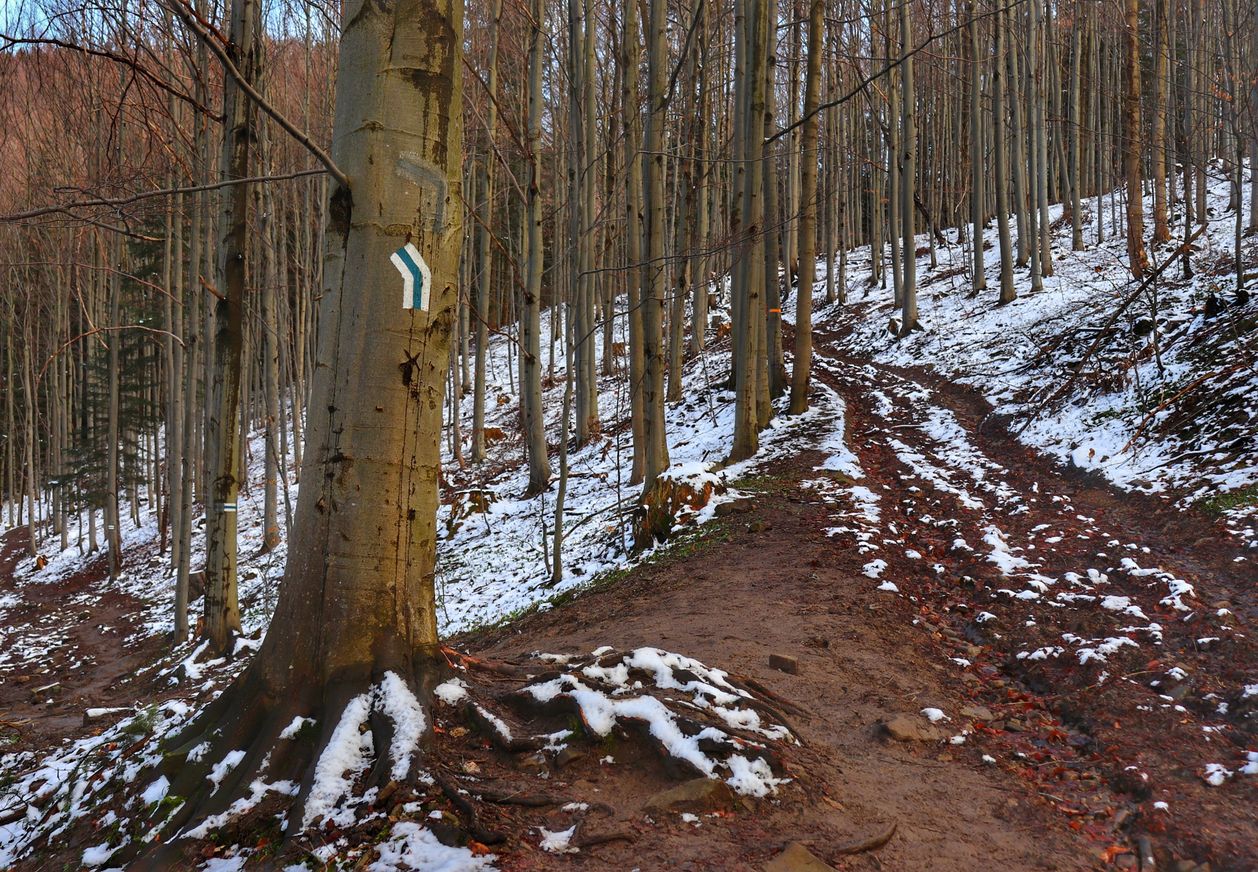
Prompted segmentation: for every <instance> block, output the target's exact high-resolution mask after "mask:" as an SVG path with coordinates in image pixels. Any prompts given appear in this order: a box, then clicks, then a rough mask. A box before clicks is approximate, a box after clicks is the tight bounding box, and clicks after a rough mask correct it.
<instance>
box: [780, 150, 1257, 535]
mask: <svg viewBox="0 0 1258 872" xmlns="http://www.w3.org/2000/svg"><path fill="white" fill-rule="evenodd" d="M1210 176H1211V181H1210V184H1209V186H1208V191H1207V203H1208V207H1209V209H1208V211H1209V214H1210V215H1211V221H1210V225H1209V228H1208V230H1207V231H1206V232H1205V233H1204V234H1203V235H1202V236H1201V237H1200V238H1199V239H1198V240H1197V241H1196V243H1195V253H1194V255H1193V261H1194V269H1195V272H1196V275H1195V277H1194V278H1192V279H1188V280H1186V279H1184V278H1182V273H1181V268H1180V266H1179V264H1174V265H1172V266H1170V267H1169V268H1168V269H1167V270H1166V271H1165V272H1164V273H1163V274H1162V276H1161V277H1160V278H1159V279H1158V280H1157V281H1156V282H1154V283H1153V284H1152V285H1151V286H1150V288H1148V289H1147V290H1146V291H1145V292H1143V293H1141V294H1140V295H1139V297H1138V298H1137V299H1136V300H1135V302H1133V303H1132V305H1131V306H1130V307H1128V308H1127V310H1126V311H1125V313H1124V314H1123V315H1122V317H1120V318H1119V319H1118V320H1117V321H1116V323H1115V324H1114V329H1113V332H1112V334H1111V335H1109V336H1107V337H1106V340H1105V342H1104V343H1102V347H1101V348H1100V350H1099V353H1098V354H1097V355H1096V356H1094V357H1093V358H1092V359H1091V360H1090V361H1088V362H1087V363H1086V364H1085V366H1084V369H1083V372H1082V375H1081V377H1080V378H1079V379H1078V381H1077V382H1076V384H1075V385H1074V386H1073V387H1072V389H1071V390H1070V391H1069V392H1068V394H1067V395H1066V396H1065V397H1062V398H1060V399H1059V400H1057V401H1055V402H1052V403H1049V404H1047V406H1046V407H1045V408H1043V409H1041V408H1040V404H1041V403H1042V402H1043V401H1044V400H1045V399H1046V398H1047V397H1048V396H1049V395H1051V394H1052V393H1053V392H1054V391H1055V390H1056V389H1057V388H1058V387H1059V386H1060V385H1062V384H1063V383H1064V382H1065V381H1066V379H1067V378H1068V377H1069V375H1070V373H1071V372H1072V371H1073V369H1074V368H1075V366H1076V365H1078V363H1079V362H1080V361H1081V360H1082V358H1083V357H1084V353H1085V351H1086V350H1087V349H1088V347H1089V346H1090V345H1091V344H1092V343H1093V341H1094V339H1095V338H1096V336H1097V333H1098V331H1099V330H1100V328H1101V327H1103V326H1104V324H1105V323H1106V322H1107V320H1108V319H1109V317H1110V315H1112V314H1113V312H1114V311H1115V309H1116V307H1117V306H1118V305H1119V304H1120V303H1121V302H1122V301H1123V300H1124V299H1125V298H1126V297H1128V296H1129V295H1130V294H1131V293H1132V291H1133V290H1134V289H1135V285H1134V284H1133V283H1132V282H1131V281H1130V275H1129V273H1128V271H1127V269H1126V266H1125V265H1126V263H1127V256H1126V242H1125V237H1124V236H1123V235H1122V232H1121V231H1122V224H1121V223H1119V224H1116V223H1115V221H1114V217H1115V214H1114V213H1118V214H1119V215H1120V216H1121V213H1122V211H1123V206H1122V203H1121V197H1119V200H1118V202H1112V201H1113V200H1114V198H1113V197H1112V196H1110V195H1106V196H1105V197H1103V198H1102V203H1101V206H1100V210H1099V214H1100V215H1101V217H1102V221H1101V224H1102V232H1103V236H1104V238H1103V240H1102V241H1101V242H1100V244H1098V243H1097V238H1096V234H1097V215H1098V209H1097V201H1096V199H1095V198H1092V199H1090V200H1088V201H1087V202H1086V204H1085V206H1084V210H1083V212H1084V233H1083V236H1084V243H1085V247H1084V250H1082V251H1078V252H1075V251H1071V246H1070V224H1069V221H1064V222H1063V221H1062V206H1061V205H1055V206H1052V207H1051V208H1050V215H1051V218H1052V221H1053V224H1054V235H1053V252H1052V256H1053V270H1054V274H1053V275H1052V276H1050V277H1046V278H1045V279H1044V280H1043V284H1044V287H1043V290H1041V291H1039V292H1037V293H1032V292H1031V287H1030V273H1029V270H1028V269H1023V268H1016V269H1015V285H1016V288H1017V293H1018V299H1017V300H1016V301H1014V302H1013V303H1011V304H1009V305H1006V306H997V305H996V302H995V301H996V296H997V293H998V291H999V285H1000V281H999V279H1000V275H999V270H1000V255H999V249H998V247H997V242H996V234H995V221H994V220H993V221H992V222H991V224H989V225H988V227H987V228H986V231H985V238H986V241H987V245H988V248H987V250H986V252H985V260H986V267H987V270H986V276H987V285H988V290H987V291H986V292H985V293H982V294H980V295H978V296H975V295H973V294H972V293H971V291H970V287H971V285H970V277H969V273H968V270H967V269H966V266H967V264H968V263H969V260H968V258H969V255H968V248H965V247H964V246H962V245H960V244H956V241H957V232H956V231H955V230H950V231H945V233H944V236H945V237H946V239H947V240H948V241H949V242H950V243H952V244H949V245H946V246H940V247H939V251H938V260H939V265H938V267H937V268H936V269H931V268H930V267H929V261H928V258H927V255H926V254H925V252H926V249H927V245H928V243H929V240H928V238H927V237H925V236H921V237H919V238H918V242H917V245H918V251H919V252H922V254H921V255H919V257H918V271H917V274H918V281H919V291H918V305H919V309H920V320H921V324H922V326H923V327H924V328H925V329H924V330H923V331H920V332H915V333H913V334H912V335H911V336H909V337H907V338H905V339H896V338H895V337H893V336H892V335H891V334H890V333H889V332H888V329H887V323H888V319H889V318H892V317H896V316H897V315H898V311H896V310H893V309H892V306H891V291H890V289H889V288H888V289H887V290H883V289H880V288H878V287H876V286H874V287H871V286H870V283H869V279H870V274H871V271H870V249H869V247H868V246H866V247H864V248H860V249H857V250H855V251H854V252H852V253H851V254H850V255H849V258H848V278H847V284H848V293H849V305H848V306H843V307H837V306H836V307H831V308H827V307H824V306H822V307H820V308H819V309H818V310H817V311H816V312H815V313H814V324H816V325H817V326H818V327H819V328H822V329H836V330H838V327H839V326H840V325H841V326H842V328H844V329H845V330H846V331H850V332H849V333H848V335H847V337H846V338H844V339H842V340H841V341H842V344H843V345H844V349H845V351H846V352H847V353H849V354H851V355H852V356H854V357H865V358H868V359H871V360H873V361H876V362H877V363H880V364H891V365H899V366H914V365H918V366H929V367H932V368H933V369H935V370H936V371H938V372H939V373H940V374H942V375H944V376H946V377H948V378H950V379H952V380H954V381H958V382H961V383H963V384H968V385H972V386H974V387H976V388H978V389H979V390H981V391H982V392H983V393H984V394H985V395H986V397H987V398H988V400H989V401H990V402H991V403H992V405H993V406H994V407H995V412H996V414H999V415H1008V416H1010V417H1011V418H1012V419H1013V420H1014V421H1015V422H1021V421H1025V420H1026V419H1027V418H1028V417H1029V418H1031V420H1030V422H1029V426H1027V427H1026V429H1025V430H1024V431H1022V432H1021V433H1020V438H1021V439H1022V440H1023V441H1025V442H1027V443H1028V444H1030V445H1033V446H1036V447H1038V448H1040V449H1042V450H1044V451H1046V452H1048V453H1049V454H1051V455H1052V456H1054V457H1056V458H1058V459H1059V460H1060V461H1061V462H1063V463H1069V464H1074V465H1075V466H1078V467H1080V468H1082V469H1087V470H1095V471H1097V472H1099V473H1101V474H1103V475H1104V476H1106V477H1107V478H1108V479H1109V480H1110V481H1112V482H1114V483H1115V484H1117V485H1119V486H1120V487H1124V488H1129V489H1136V490H1142V491H1145V492H1156V493H1169V494H1171V495H1173V496H1174V497H1175V498H1176V499H1178V500H1181V501H1182V502H1184V503H1203V502H1204V503H1205V504H1206V505H1207V507H1209V508H1210V509H1212V510H1213V511H1215V512H1217V513H1219V514H1220V515H1221V516H1223V517H1224V518H1225V519H1226V520H1227V522H1228V524H1229V526H1230V527H1231V528H1232V529H1233V531H1234V532H1235V533H1236V534H1237V535H1238V536H1241V537H1242V538H1243V539H1244V540H1246V541H1247V542H1248V543H1249V544H1250V547H1253V548H1258V444H1256V443H1255V442H1254V437H1253V434H1254V432H1255V428H1256V427H1258V399H1256V398H1258V356H1256V355H1255V349H1256V348H1258V303H1255V302H1250V303H1248V305H1246V306H1240V305H1236V304H1235V303H1234V300H1235V287H1236V278H1235V273H1234V269H1233V263H1234V262H1233V260H1232V258H1233V231H1234V226H1235V225H1234V218H1233V216H1234V215H1235V213H1234V212H1233V211H1231V210H1229V209H1228V183H1227V180H1226V179H1225V178H1224V174H1223V172H1222V171H1221V169H1220V168H1219V167H1217V166H1216V167H1214V168H1213V169H1212V170H1211V173H1210ZM1242 189H1243V191H1244V196H1243V202H1244V205H1243V209H1244V215H1245V217H1246V219H1247V218H1248V216H1249V214H1250V204H1249V195H1250V192H1251V191H1252V188H1251V186H1250V185H1249V183H1248V181H1246V182H1245V184H1244V185H1243V186H1242ZM1145 215H1146V216H1151V215H1152V208H1151V201H1149V200H1146V208H1145ZM1147 220H1148V222H1149V227H1150V228H1151V224H1152V222H1151V218H1147ZM1012 225H1013V226H1012V234H1013V238H1014V239H1015V240H1016V238H1017V232H1016V231H1017V227H1016V222H1012ZM1171 233H1172V240H1171V243H1170V244H1169V245H1167V246H1162V247H1151V248H1150V249H1149V258H1150V262H1151V264H1152V265H1153V266H1157V265H1160V264H1161V263H1162V262H1163V261H1164V260H1165V259H1166V258H1168V257H1169V256H1170V255H1171V254H1172V253H1173V252H1174V251H1175V250H1176V248H1177V247H1178V246H1179V244H1180V243H1181V242H1182V239H1183V212H1182V210H1181V209H1178V208H1176V209H1173V210H1172V231H1171ZM1243 250H1244V251H1245V260H1246V264H1247V266H1246V269H1247V271H1250V272H1252V271H1253V270H1254V268H1255V265H1256V264H1258V239H1255V237H1253V236H1250V237H1249V238H1248V239H1246V240H1245V244H1244V247H1243ZM818 273H819V276H824V262H823V263H822V264H821V265H820V267H819V270H818ZM888 282H889V279H888ZM1250 284H1251V287H1250V288H1249V290H1250V291H1251V292H1253V291H1254V290H1255V289H1254V288H1253V287H1252V285H1253V282H1252V280H1251V282H1250ZM1212 295H1213V296H1214V297H1215V298H1216V299H1217V300H1219V301H1220V302H1221V303H1222V304H1223V310H1222V312H1221V313H1220V314H1217V315H1214V316H1212V317H1207V315H1206V314H1205V306H1206V302H1207V298H1209V297H1210V296H1212ZM786 310H787V314H788V315H789V314H790V313H791V311H793V310H792V306H791V304H788V306H787V307H786ZM1155 326H1156V329H1154V327H1155ZM838 332H843V331H842V330H838ZM1198 380H1201V381H1200V382H1198ZM1198 384H1200V390H1196V387H1197V385H1198ZM938 425H939V426H938V427H937V428H935V430H934V431H933V432H931V431H928V434H929V435H932V436H935V437H937V438H938V437H945V436H946V432H947V430H948V429H949V427H948V422H947V421H939V422H938ZM1137 431H1139V433H1138V432H1137ZM975 472H976V473H978V472H981V470H975Z"/></svg>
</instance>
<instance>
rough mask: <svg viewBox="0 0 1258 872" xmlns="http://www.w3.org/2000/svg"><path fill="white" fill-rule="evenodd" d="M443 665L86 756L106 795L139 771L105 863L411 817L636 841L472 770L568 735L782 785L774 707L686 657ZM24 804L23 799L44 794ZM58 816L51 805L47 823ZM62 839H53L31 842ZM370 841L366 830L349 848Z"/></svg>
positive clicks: (685, 767)
mask: <svg viewBox="0 0 1258 872" xmlns="http://www.w3.org/2000/svg"><path fill="white" fill-rule="evenodd" d="M442 654H443V655H444V656H438V657H437V658H436V660H435V662H434V661H433V660H432V659H427V660H425V661H424V662H422V663H421V662H418V661H417V662H415V663H401V664H399V663H397V662H391V663H388V664H381V665H379V666H378V667H377V668H376V669H375V670H374V671H373V672H372V673H371V674H370V675H364V676H362V677H357V678H355V677H345V678H342V679H338V680H335V681H331V682H328V683H327V684H326V685H325V686H324V687H322V688H321V689H320V691H319V692H318V694H317V695H315V694H311V695H285V694H281V693H277V692H275V691H273V690H272V689H271V688H269V687H268V686H267V684H266V683H265V682H264V681H263V679H262V678H261V673H260V672H259V671H258V670H255V669H250V670H248V671H246V673H244V675H242V676H241V678H240V679H239V680H238V682H237V683H236V684H235V685H234V686H233V687H232V688H231V689H229V691H228V692H226V693H224V694H223V695H222V696H220V697H219V698H218V699H216V700H215V701H214V702H212V703H210V704H209V705H208V706H207V707H206V708H205V709H204V710H203V711H202V712H201V713H200V715H199V716H198V717H196V718H195V719H193V720H191V721H189V722H187V723H186V724H185V725H184V726H183V727H182V728H181V729H178V730H175V731H172V732H169V733H167V734H165V735H162V734H160V733H159V734H158V735H152V736H145V737H143V738H141V739H139V740H137V741H135V742H134V743H132V744H130V746H129V747H128V748H125V749H123V750H121V751H119V752H116V753H113V754H112V755H110V756H108V758H107V760H106V762H105V763H102V764H101V765H99V766H96V765H94V764H93V765H92V766H90V767H89V766H87V765H86V764H88V763H89V762H90V761H89V760H88V759H87V758H85V759H84V760H83V761H82V763H80V764H79V765H80V766H82V767H83V769H84V772H85V777H86V778H88V779H99V780H103V781H105V782H108V781H109V779H110V778H118V776H119V775H120V774H121V772H122V768H123V766H124V765H128V766H131V767H132V768H133V769H134V767H135V766H136V762H135V761H142V763H141V765H140V768H139V771H138V773H135V772H133V773H132V774H131V775H129V776H127V780H126V781H125V782H123V781H122V780H121V779H119V780H118V781H117V782H116V783H115V786H114V787H115V789H116V790H117V792H116V793H112V794H109V795H111V796H115V797H117V799H116V800H115V802H120V804H119V805H117V806H116V808H117V809H118V811H119V816H120V817H121V816H122V815H123V814H127V815H132V817H131V818H127V819H126V820H125V822H124V823H125V824H126V829H125V833H126V834H125V835H124V836H123V837H122V839H121V843H120V844H119V845H117V851H116V853H115V854H114V856H113V857H112V858H111V860H110V862H111V863H112V864H118V863H119V862H121V863H126V864H129V867H130V868H134V869H165V868H172V867H179V866H181V865H185V864H187V863H188V862H189V861H190V858H191V857H192V856H193V853H194V852H196V851H198V850H200V848H199V847H198V846H200V845H202V844H203V842H204V841H206V840H209V839H214V840H216V841H217V840H219V839H221V838H223V837H224V836H225V835H227V834H231V835H232V836H233V837H234V839H236V840H238V841H239V843H240V844H242V845H245V846H246V847H247V846H248V845H249V844H250V841H251V834H253V839H252V840H253V841H255V842H256V841H258V840H259V839H258V838H257V834H258V833H259V832H260V831H265V832H270V833H274V836H267V837H266V839H265V841H274V839H276V838H281V839H283V840H284V841H285V843H286V844H287V845H289V846H291V848H289V849H287V850H294V851H295V850H299V849H301V846H302V845H304V844H307V842H306V839H307V838H314V836H313V834H314V833H316V832H317V833H318V834H319V835H318V837H317V840H318V842H319V843H327V842H331V841H335V839H336V838H337V837H338V835H340V834H343V833H346V832H347V831H350V830H354V829H355V828H358V827H360V826H361V825H364V822H365V821H366V820H367V819H370V818H372V817H374V818H375V819H376V820H377V821H379V820H381V819H383V817H384V815H388V816H389V818H391V819H393V820H398V819H401V818H405V817H406V816H407V815H409V814H415V815H422V816H423V817H422V818H421V820H423V821H424V824H423V825H424V827H425V828H427V829H429V830H430V832H431V834H432V835H433V836H436V837H437V838H438V839H439V840H441V841H443V842H447V843H448V844H453V845H462V844H471V843H481V844H482V845H501V844H504V843H506V842H508V841H509V840H510V839H511V838H512V837H513V832H514V831H515V830H516V829H517V828H518V825H519V821H517V820H516V819H515V818H513V817H512V816H511V815H510V814H506V813H505V812H502V811H495V812H494V813H493V814H492V815H491V816H492V817H493V818H494V819H495V823H494V824H491V823H488V822H487V821H486V820H485V813H486V812H487V811H488V810H489V809H492V808H497V807H503V808H505V807H516V808H519V809H540V808H545V807H549V806H561V805H562V806H564V810H565V811H574V810H578V811H582V812H584V814H582V815H581V816H580V818H579V820H578V822H577V824H576V829H575V830H574V834H573V838H572V839H571V845H572V846H573V847H576V848H581V847H590V846H594V845H598V844H604V843H606V842H609V841H616V840H628V839H632V838H634V836H633V834H632V833H630V832H622V831H611V832H604V833H597V832H587V831H584V827H585V826H586V825H587V820H588V818H589V817H590V816H591V815H592V814H605V815H607V816H611V815H612V813H613V809H612V808H611V807H610V806H594V807H590V806H587V805H584V804H582V805H581V806H580V808H579V809H574V808H570V807H569V805H570V804H569V802H568V800H566V799H565V798H563V797H558V796H553V795H550V794H548V793H545V792H533V791H530V790H519V789H503V788H502V787H501V786H495V785H494V784H493V782H492V781H486V780H484V779H485V775H484V774H482V772H481V769H480V767H479V766H477V765H476V764H475V762H474V758H475V757H478V756H479V757H480V758H481V759H482V760H483V759H484V756H483V755H484V753H485V751H486V750H487V749H492V753H493V754H497V755H500V756H501V757H503V758H504V760H505V759H511V758H514V757H517V756H520V755H532V756H531V757H530V758H529V761H530V765H532V764H533V763H537V764H540V765H542V766H545V765H547V763H550V764H551V765H556V766H557V765H560V761H559V760H558V759H557V758H558V757H559V754H560V752H562V751H563V750H564V749H565V748H566V747H567V746H568V745H569V744H570V743H572V742H574V741H580V740H581V736H580V735H579V733H580V732H584V733H585V735H586V736H587V737H589V738H590V739H600V740H601V739H602V738H603V737H608V736H610V734H611V733H612V731H613V730H618V731H619V733H620V734H621V735H623V736H626V737H628V736H636V737H640V739H641V741H643V742H645V743H646V744H647V745H648V746H649V747H652V748H654V749H656V750H657V751H658V752H659V753H660V755H661V757H662V758H663V760H664V762H665V763H666V768H667V767H668V766H670V765H671V766H674V767H676V768H677V769H678V771H679V773H682V772H684V773H685V774H687V775H688V776H689V775H692V774H693V773H696V772H697V773H699V774H702V775H704V776H706V777H709V778H715V779H721V780H724V781H726V782H727V783H728V784H729V785H730V786H731V787H732V788H733V789H734V790H735V791H737V792H740V793H744V794H747V795H751V796H765V795H768V794H770V793H773V792H774V791H775V790H776V789H777V785H779V784H781V783H783V781H784V779H783V778H782V777H781V775H780V773H781V772H782V771H783V769H784V765H783V760H782V755H781V746H782V745H783V744H784V743H789V744H795V739H794V737H793V735H792V734H791V732H790V730H789V729H788V728H787V727H786V726H784V725H783V723H782V718H781V717H780V716H779V715H778V709H777V707H776V706H774V705H772V704H770V703H768V702H767V701H766V699H765V696H766V694H764V693H761V694H756V693H753V692H752V691H751V690H750V689H748V688H747V687H746V686H745V684H744V683H742V682H736V681H734V680H732V679H731V678H730V677H729V676H728V675H726V674H725V673H723V672H721V671H719V670H714V669H710V668H708V667H706V666H704V665H703V664H702V663H699V662H697V661H694V660H690V659H689V658H685V657H681V656H679V655H676V654H670V653H668V652H664V651H660V650H658V649H653V648H642V649H638V650H636V651H632V652H629V653H620V652H614V651H612V650H611V649H606V648H605V649H599V650H598V651H597V652H594V653H593V654H591V655H587V656H584V657H580V658H576V657H564V656H559V655H538V656H537V657H536V658H535V659H532V660H530V661H529V662H528V663H527V664H507V663H491V662H488V661H482V660H476V659H474V658H470V657H467V656H466V655H461V654H458V653H457V652H453V651H449V650H446V651H443V652H442ZM552 667H553V668H552ZM530 674H531V675H532V678H531V679H524V676H527V675H530ZM504 685H506V686H504ZM574 724H579V725H580V729H578V730H575V731H574V729H573V726H574ZM167 729H168V728H167ZM469 745H470V746H471V747H469ZM469 750H472V751H473V752H474V753H473V754H472V755H469V754H468V751H469ZM456 759H457V760H459V761H461V762H460V764H459V765H453V764H452V762H451V761H453V760H456ZM127 760H131V761H132V762H131V763H127V762H126V761H127ZM106 770H108V771H107V772H106ZM102 773H105V774H102ZM775 773H777V774H775ZM127 784H130V785H133V786H130V787H128V786H126V785H127ZM67 789H68V790H70V791H71V792H73V790H76V789H77V790H79V791H80V793H81V794H82V795H85V796H86V795H87V794H86V793H83V791H84V789H83V788H75V787H73V786H72V785H71V786H68V788H67ZM31 792H32V796H31V799H32V801H39V800H40V799H41V798H42V799H44V800H45V801H47V800H48V798H49V797H51V796H52V795H53V793H49V794H48V796H46V797H41V796H35V795H34V794H35V793H38V791H37V790H32V791H31ZM140 792H143V794H144V797H143V799H144V801H143V803H140V804H137V802H136V800H137V799H138V797H137V795H136V794H138V793H140ZM56 795H58V796H59V795H60V794H56ZM58 807H59V806H57V804H55V803H51V802H50V803H49V812H48V815H52V814H53V811H54V810H55V809H56V808H58ZM443 809H446V810H448V812H443V813H444V814H445V820H444V821H434V822H433V823H432V824H431V825H430V824H429V823H428V822H427V817H428V816H429V815H430V814H431V813H433V812H441V811H442V810H443ZM136 815H138V816H136ZM277 817H278V818H279V819H280V820H281V821H282V823H281V825H280V829H281V830H282V832H276V830H275V827H276V824H275V820H276V818H277ZM499 819H501V820H499ZM69 820H73V816H71V817H70V818H69ZM455 821H457V826H454V822H455ZM501 823H510V824H511V826H509V827H507V828H505V829H504V828H503V827H502V826H500V825H499V824H501ZM64 826H65V823H64V822H63V823H62V824H61V827H62V828H64ZM120 830H123V828H121V827H120ZM58 831H59V830H54V829H53V828H52V827H51V826H49V827H48V828H47V829H46V835H45V836H44V838H49V837H51V836H52V835H53V834H54V833H55V832H58ZM371 832H374V833H376V835H375V836H372V835H369V833H371ZM378 833H379V823H376V824H375V830H364V831H363V835H362V836H361V839H362V840H363V841H373V840H374V839H378V838H379V835H378Z"/></svg>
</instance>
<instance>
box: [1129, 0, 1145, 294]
mask: <svg viewBox="0 0 1258 872" xmlns="http://www.w3.org/2000/svg"><path fill="white" fill-rule="evenodd" d="M1126 14H1127V20H1126V28H1125V33H1124V34H1123V36H1124V45H1125V46H1126V57H1125V59H1124V63H1125V66H1124V69H1123V173H1124V175H1125V176H1126V177H1127V262H1128V268H1129V269H1130V270H1131V274H1132V276H1134V277H1135V278H1143V277H1144V272H1145V270H1146V269H1148V266H1149V257H1148V254H1147V253H1146V252H1145V248H1144V201H1143V199H1142V190H1143V189H1142V185H1143V179H1142V176H1141V172H1140V144H1141V142H1142V141H1143V137H1141V135H1140V0H1126Z"/></svg>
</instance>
